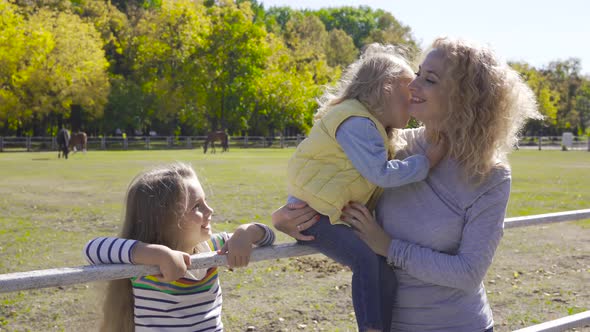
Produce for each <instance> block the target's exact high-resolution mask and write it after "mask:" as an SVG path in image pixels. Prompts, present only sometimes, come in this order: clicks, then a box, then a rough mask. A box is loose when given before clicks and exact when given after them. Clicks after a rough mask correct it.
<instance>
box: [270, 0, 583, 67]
mask: <svg viewBox="0 0 590 332" xmlns="http://www.w3.org/2000/svg"><path fill="white" fill-rule="evenodd" d="M260 2H262V3H263V4H264V7H265V8H269V7H273V6H289V7H292V8H296V9H304V8H310V9H319V8H324V7H342V6H353V7H358V6H360V5H366V6H369V7H371V8H373V9H383V10H385V11H388V12H390V13H391V14H393V16H394V17H395V18H396V19H397V20H398V21H399V22H401V23H402V24H404V25H406V26H409V27H410V28H411V29H412V34H413V36H414V39H416V40H417V41H418V43H419V44H420V46H422V47H423V48H426V47H427V46H428V45H429V43H430V42H431V41H432V40H433V39H434V38H435V37H436V36H440V35H448V36H452V37H461V38H466V39H470V40H474V41H477V42H479V43H483V44H487V45H489V46H491V47H492V48H493V49H494V50H495V51H496V53H497V54H498V55H500V56H501V57H503V58H504V59H506V60H508V61H525V62H527V63H529V64H531V65H533V66H534V67H536V68H543V67H546V66H547V65H548V64H549V62H551V61H555V60H566V59H568V58H572V57H575V58H579V59H580V60H581V63H582V74H585V75H590V1H588V0H537V1H535V0H488V1H481V0H405V1H399V0H389V1H388V0H362V1H351V0H295V1H294V0H261V1H260Z"/></svg>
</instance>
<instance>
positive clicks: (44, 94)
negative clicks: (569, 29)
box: [0, 0, 590, 136]
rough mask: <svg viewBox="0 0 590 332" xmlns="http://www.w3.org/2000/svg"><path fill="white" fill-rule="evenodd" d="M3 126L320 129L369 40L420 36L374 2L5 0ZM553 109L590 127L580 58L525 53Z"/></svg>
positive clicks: (175, 131)
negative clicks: (540, 59)
mask: <svg viewBox="0 0 590 332" xmlns="http://www.w3.org/2000/svg"><path fill="white" fill-rule="evenodd" d="M0 13H1V19H0V135H2V136H8V135H17V136H22V135H29V136H31V135H32V136H45V135H54V134H55V133H56V131H57V130H58V128H60V127H61V126H62V125H64V126H66V127H68V128H70V129H72V130H84V131H86V132H88V133H89V134H91V135H112V134H114V133H115V132H118V130H117V129H119V130H121V131H123V132H126V133H127V134H128V135H133V134H134V133H141V134H148V133H149V132H150V131H156V132H157V133H158V134H162V135H202V134H204V133H206V132H208V131H210V130H218V129H223V130H227V131H228V132H229V133H230V134H233V135H246V134H248V135H255V136H269V135H271V136H272V135H274V134H277V133H281V134H287V135H289V134H295V133H299V132H306V131H307V130H308V129H309V127H310V126H311V124H312V118H313V113H314V112H315V110H316V107H317V101H316V98H318V97H319V96H320V95H321V93H322V92H323V89H324V87H325V86H329V85H331V84H333V83H334V82H336V81H337V80H338V78H339V77H340V75H341V73H342V70H343V69H344V68H346V66H347V65H348V64H350V63H351V62H352V61H354V59H355V58H356V57H357V56H358V54H359V50H360V49H362V47H363V46H364V45H366V44H368V43H372V42H380V43H392V44H397V45H400V46H402V47H403V48H404V49H405V50H406V53H407V55H408V56H409V57H415V56H416V55H418V54H419V52H420V48H419V46H418V43H417V42H416V40H415V39H414V37H413V35H412V30H411V28H410V27H409V26H405V25H403V24H401V23H400V22H399V21H397V20H396V18H395V17H394V16H393V15H392V14H391V13H389V12H386V11H384V10H380V9H372V8H370V7H367V6H359V7H340V8H325V9H320V10H295V9H291V8H288V7H271V8H264V6H263V5H262V4H261V3H258V1H257V0H252V1H243V0H235V1H234V0H215V1H214V0H200V1H193V0H175V1H163V0H130V1H125V0H110V1H102V0H100V1H99V0H0ZM512 65H513V66H514V67H515V68H516V69H518V70H519V71H520V72H521V73H522V75H523V76H524V77H525V79H526V80H527V81H528V82H529V84H530V85H531V87H532V88H533V90H534V91H535V93H536V94H537V97H538V99H539V105H540V110H541V112H542V113H543V114H545V115H546V119H545V120H544V121H542V122H540V121H537V122H534V123H530V124H529V125H528V127H527V128H528V130H529V131H530V132H531V133H534V134H537V133H538V132H541V131H542V132H544V133H545V134H551V133H553V134H558V133H560V132H561V131H564V130H570V131H574V132H575V133H576V134H586V133H588V129H587V126H588V121H590V81H589V78H587V77H583V76H582V75H581V73H580V70H581V66H580V60H579V59H575V58H572V59H568V60H565V61H555V62H552V63H550V64H549V65H548V66H546V67H545V68H540V69H539V68H534V67H532V66H530V65H528V64H527V63H515V64H512Z"/></svg>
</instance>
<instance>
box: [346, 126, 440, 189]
mask: <svg viewBox="0 0 590 332" xmlns="http://www.w3.org/2000/svg"><path fill="white" fill-rule="evenodd" d="M336 140H337V141H338V143H339V144H340V146H341V147H342V149H343V150H344V152H345V153H346V156H347V157H348V158H349V159H350V161H351V162H352V164H353V165H354V167H355V168H356V169H357V170H358V171H359V173H361V175H362V176H363V177H364V178H366V179H367V180H369V181H371V182H372V183H373V184H375V185H377V186H379V187H382V188H391V187H399V186H403V185H406V184H408V183H412V182H418V181H422V180H424V179H425V178H426V176H427V175H428V171H429V168H430V161H429V160H428V158H427V157H426V156H424V155H421V154H417V155H413V156H410V157H408V158H406V159H404V160H395V159H394V160H387V148H386V147H385V145H384V143H383V138H382V137H381V134H379V131H378V130H377V127H376V125H375V123H373V121H371V120H370V119H368V118H364V117H350V118H348V119H347V120H345V121H344V122H343V123H342V124H341V125H340V127H339V128H338V131H337V132H336Z"/></svg>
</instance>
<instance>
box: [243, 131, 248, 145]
mask: <svg viewBox="0 0 590 332" xmlns="http://www.w3.org/2000/svg"><path fill="white" fill-rule="evenodd" d="M244 147H245V148H247V147H248V134H247V133H246V136H244Z"/></svg>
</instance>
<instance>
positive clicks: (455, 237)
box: [376, 128, 511, 332]
mask: <svg viewBox="0 0 590 332" xmlns="http://www.w3.org/2000/svg"><path fill="white" fill-rule="evenodd" d="M402 137H403V138H404V139H405V140H406V141H407V142H408V146H407V147H406V148H405V149H404V150H402V151H400V153H399V154H397V155H396V158H400V159H401V158H405V157H407V156H409V155H413V154H424V153H425V150H426V147H427V145H428V143H427V142H426V140H425V135H424V128H419V129H412V130H404V131H403V133H402ZM510 182H511V177H510V170H509V169H508V167H499V168H497V169H494V171H493V172H492V174H491V175H490V176H489V177H488V178H487V179H486V180H485V181H484V182H483V183H481V184H480V185H477V186H476V185H473V184H468V183H466V181H464V180H463V178H462V171H461V169H460V167H459V166H458V164H457V163H456V162H455V161H453V160H450V159H446V160H443V161H442V162H441V163H440V164H439V165H438V166H437V167H436V168H434V169H433V170H432V171H431V172H430V174H429V176H428V177H427V178H426V180H424V181H420V182H415V183H410V184H408V185H405V186H402V187H398V188H394V189H386V190H385V193H384V194H383V196H382V197H381V200H380V201H379V204H378V206H377V210H376V216H377V220H378V221H379V223H381V224H382V225H383V227H384V229H385V231H386V232H387V233H388V234H390V235H391V236H392V237H393V240H392V242H391V244H390V246H389V253H388V257H387V260H388V261H389V262H390V263H391V264H393V265H394V266H396V275H397V278H398V285H399V286H398V292H397V295H396V298H395V303H394V307H393V322H392V331H453V332H461V331H465V332H477V331H481V332H483V331H484V330H485V329H487V328H489V327H491V326H493V317H492V312H491V310H490V306H489V303H488V300H487V297H486V292H485V289H484V286H483V278H484V276H485V274H486V272H487V270H488V268H489V266H490V265H491V263H492V258H493V256H494V253H495V251H496V248H497V247H498V244H499V242H500V239H501V238H502V234H503V221H504V216H505V212H506V206H507V203H508V197H509V194H510Z"/></svg>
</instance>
